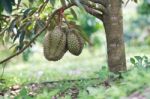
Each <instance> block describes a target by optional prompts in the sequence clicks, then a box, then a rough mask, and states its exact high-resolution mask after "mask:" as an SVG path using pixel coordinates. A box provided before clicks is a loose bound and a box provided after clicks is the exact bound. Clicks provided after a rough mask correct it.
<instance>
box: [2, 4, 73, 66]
mask: <svg viewBox="0 0 150 99" xmlns="http://www.w3.org/2000/svg"><path fill="white" fill-rule="evenodd" d="M72 6H74V4H73V3H70V4H68V5H66V6H62V7H60V8H59V9H57V10H55V11H54V12H53V13H52V14H49V18H48V20H47V23H46V25H45V27H43V29H41V30H40V31H39V32H38V33H37V34H36V35H35V36H34V38H33V39H32V40H31V41H30V42H29V43H28V44H27V45H26V46H25V47H24V48H22V49H21V50H20V51H19V52H17V53H15V54H13V55H11V56H9V57H7V58H5V59H4V60H2V61H0V64H3V63H4V62H6V61H8V60H10V59H12V58H13V57H15V56H17V55H19V54H21V53H22V52H23V51H24V50H25V49H27V48H28V47H29V46H30V45H31V44H32V43H33V42H34V41H35V40H36V38H37V37H38V36H40V35H41V34H42V33H43V31H45V29H46V28H47V27H48V25H49V22H50V20H51V19H52V18H53V17H54V16H55V15H56V14H57V13H58V12H60V10H62V9H64V10H65V9H68V8H70V7H72Z"/></svg>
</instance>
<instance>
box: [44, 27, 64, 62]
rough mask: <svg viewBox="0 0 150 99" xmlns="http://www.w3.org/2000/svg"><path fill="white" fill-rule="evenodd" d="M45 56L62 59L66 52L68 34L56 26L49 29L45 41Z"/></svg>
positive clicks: (56, 59)
mask: <svg viewBox="0 0 150 99" xmlns="http://www.w3.org/2000/svg"><path fill="white" fill-rule="evenodd" d="M43 49H44V51H43V52H44V56H45V58H46V59H47V60H49V61H58V60H60V59H61V58H62V57H63V55H64V54H65V52H66V34H65V33H64V32H62V30H61V29H60V27H58V26H56V27H55V28H54V30H53V31H47V33H46V35H45V37H44V42H43Z"/></svg>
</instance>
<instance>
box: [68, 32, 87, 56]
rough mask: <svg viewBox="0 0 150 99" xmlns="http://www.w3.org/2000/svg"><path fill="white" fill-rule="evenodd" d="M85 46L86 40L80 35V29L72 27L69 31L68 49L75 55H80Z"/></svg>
mask: <svg viewBox="0 0 150 99" xmlns="http://www.w3.org/2000/svg"><path fill="white" fill-rule="evenodd" d="M83 47H84V40H83V38H82V37H81V36H80V34H79V31H78V30H76V29H71V30H70V31H69V32H67V49H68V50H69V52H70V53H72V54H73V55H76V56H78V55H80V54H81V52H82V49H83Z"/></svg>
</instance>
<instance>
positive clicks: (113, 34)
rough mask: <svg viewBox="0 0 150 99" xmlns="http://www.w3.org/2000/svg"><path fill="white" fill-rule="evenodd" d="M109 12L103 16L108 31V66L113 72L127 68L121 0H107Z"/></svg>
mask: <svg viewBox="0 0 150 99" xmlns="http://www.w3.org/2000/svg"><path fill="white" fill-rule="evenodd" d="M106 2H107V3H106V4H107V6H106V8H107V11H108V12H107V14H105V15H104V16H103V24H104V27H105V32H106V40H107V54H108V66H109V70H110V71H111V72H115V73H116V72H120V71H125V70H126V59H125V44H124V40H123V18H122V2H121V0H106Z"/></svg>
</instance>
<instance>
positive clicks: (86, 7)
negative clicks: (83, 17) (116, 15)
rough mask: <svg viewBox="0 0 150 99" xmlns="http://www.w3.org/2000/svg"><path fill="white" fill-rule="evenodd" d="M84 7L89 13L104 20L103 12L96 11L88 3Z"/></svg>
mask: <svg viewBox="0 0 150 99" xmlns="http://www.w3.org/2000/svg"><path fill="white" fill-rule="evenodd" d="M84 8H85V10H86V11H87V12H88V13H89V14H91V15H93V16H95V17H96V18H98V19H100V20H102V21H103V15H102V14H101V13H99V12H98V11H96V10H94V9H92V8H90V7H88V6H86V5H84Z"/></svg>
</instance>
